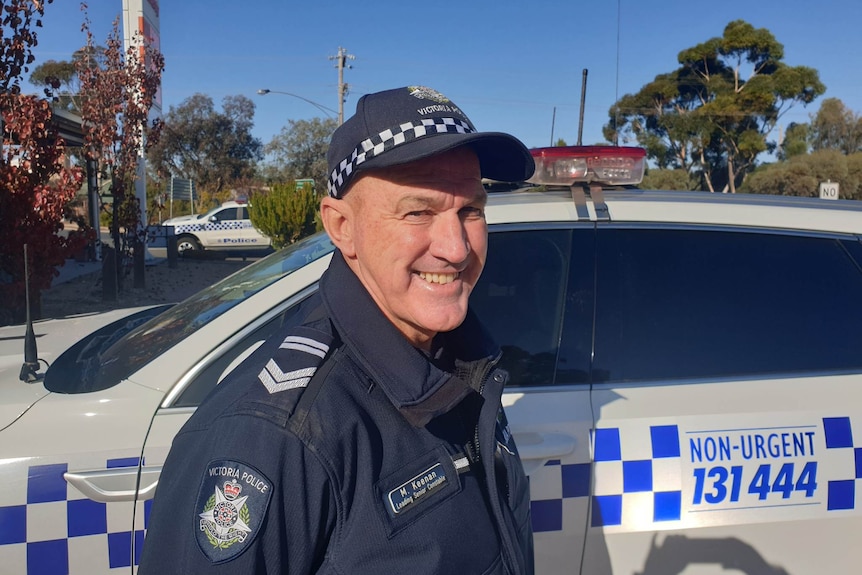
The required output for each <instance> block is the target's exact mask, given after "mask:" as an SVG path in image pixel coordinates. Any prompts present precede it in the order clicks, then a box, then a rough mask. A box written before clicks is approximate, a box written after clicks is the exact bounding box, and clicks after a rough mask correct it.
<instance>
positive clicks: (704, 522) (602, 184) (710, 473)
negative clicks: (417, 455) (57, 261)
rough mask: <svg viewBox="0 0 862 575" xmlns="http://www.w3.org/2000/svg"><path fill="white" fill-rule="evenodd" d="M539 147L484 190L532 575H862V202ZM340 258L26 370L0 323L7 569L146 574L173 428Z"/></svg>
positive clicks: (301, 248)
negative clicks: (29, 374) (649, 177)
mask: <svg viewBox="0 0 862 575" xmlns="http://www.w3.org/2000/svg"><path fill="white" fill-rule="evenodd" d="M535 154H536V156H537V164H538V169H537V176H536V178H537V181H539V182H549V185H548V186H547V187H544V186H539V187H529V186H528V187H524V189H521V190H515V191H508V192H506V193H500V194H497V193H492V194H491V196H492V198H491V200H490V202H489V207H488V210H487V219H488V223H489V229H490V231H491V237H490V245H489V259H488V262H487V265H486V268H485V272H484V274H483V276H482V279H481V281H480V282H479V284H478V285H477V287H476V289H475V291H474V295H473V298H472V300H471V302H472V303H471V305H473V306H474V307H475V308H476V309H477V311H478V313H479V314H480V316H481V317H482V318H483V319H484V320H485V322H486V323H487V324H488V326H489V327H490V328H491V330H492V331H493V333H494V334H495V336H496V338H497V340H498V341H499V342H500V343H501V345H502V346H503V349H504V358H503V363H504V367H506V368H507V369H508V370H509V372H510V374H511V382H510V387H509V388H508V390H507V393H506V394H505V396H504V403H505V404H506V406H507V411H508V415H509V420H510V424H511V428H512V431H513V432H514V434H515V436H516V438H517V442H518V446H519V449H520V452H521V457H522V459H523V461H524V466H525V468H526V470H527V472H528V473H529V476H530V488H531V494H532V518H533V527H534V531H535V541H536V562H537V572H538V573H543V574H547V573H618V574H619V573H625V574H630V573H639V574H644V575H646V574H659V573H660V574H666V573H683V572H684V573H686V574H694V573H697V574H704V575H705V574H711V573H716V572H719V571H722V570H729V569H734V570H737V571H738V572H742V573H749V574H752V573H850V572H855V570H856V569H857V568H858V565H859V564H860V561H862V546H860V545H858V544H857V542H856V538H857V536H858V535H857V534H858V532H859V529H860V528H862V499H860V501H859V503H857V502H856V496H857V495H862V492H860V480H862V405H860V403H862V402H860V399H862V391H860V389H862V353H860V350H862V329H860V327H862V297H860V295H862V271H860V270H862V267H860V266H861V265H862V244H860V237H862V204H857V203H853V202H844V201H824V200H815V199H810V200H809V199H799V198H785V197H774V196H744V195H719V194H708V193H682V192H652V191H638V190H632V189H622V188H623V187H625V186H627V185H629V184H633V183H636V182H637V181H639V179H640V175H641V174H642V171H643V160H644V158H643V152H642V151H640V150H631V149H625V148H614V149H599V148H587V149H582V150H580V151H577V150H571V149H569V150H566V149H545V150H538V151H536V152H535ZM572 182H575V184H574V185H571V184H572ZM554 186H559V188H558V189H554ZM615 187H620V188H621V189H612V188H615ZM331 250H332V245H331V244H330V243H329V241H328V239H327V238H326V236H323V235H318V236H314V237H312V238H309V239H307V240H305V241H303V242H300V243H298V244H296V245H293V246H291V247H289V248H287V249H285V250H282V251H279V252H277V253H275V254H273V255H271V256H269V257H267V258H264V259H262V260H260V261H258V262H256V263H253V264H251V265H249V266H248V267H246V268H244V269H243V270H242V271H240V272H238V273H237V274H235V275H233V276H231V277H230V278H228V279H226V280H225V281H223V282H221V283H219V284H217V285H214V286H212V287H211V288H208V289H207V290H204V291H203V292H201V293H199V294H198V295H196V296H193V297H191V298H190V299H188V300H186V301H185V302H183V303H181V304H179V305H176V306H174V307H171V308H169V309H166V310H164V311H162V310H161V309H160V308H155V309H151V310H143V311H141V310H136V311H135V312H128V313H129V314H130V315H127V316H126V317H123V316H122V314H121V313H120V312H114V313H113V314H107V315H104V316H96V317H90V318H76V319H69V320H63V321H57V322H44V323H37V324H36V326H35V333H36V336H37V337H36V339H37V341H38V343H39V345H40V350H42V351H40V353H41V357H42V358H43V359H44V361H45V363H46V364H49V365H50V367H49V368H48V369H47V372H46V373H45V375H44V379H43V380H39V381H35V382H33V383H23V382H21V381H18V380H17V375H18V369H19V367H20V365H21V357H22V355H21V350H23V335H24V328H23V327H21V326H18V327H14V328H6V329H4V330H0V344H2V346H3V347H2V348H0V349H2V350H3V351H2V355H0V358H2V362H3V363H2V364H0V367H2V368H3V369H5V373H6V375H5V376H3V379H2V380H0V393H2V394H3V395H2V398H3V401H2V402H0V485H2V488H0V565H2V566H3V570H5V571H8V572H10V573H25V572H26V573H30V574H33V573H38V574H53V573H67V572H68V573H112V572H124V571H128V570H129V569H132V568H133V566H134V565H135V564H136V563H137V558H138V557H139V554H140V549H141V545H142V544H143V540H144V530H145V528H146V526H147V517H148V510H149V503H150V501H151V498H152V496H153V492H154V490H155V487H156V484H157V481H158V475H159V470H160V465H161V464H162V462H163V461H164V459H165V456H166V454H167V452H168V449H169V446H170V443H171V439H172V438H173V436H174V434H175V433H176V432H177V430H178V429H179V428H180V426H181V425H182V424H183V423H184V422H185V421H186V419H187V418H188V417H189V414H190V413H191V412H192V411H193V410H194V409H195V406H197V405H198V404H199V403H200V402H201V401H202V399H203V398H204V397H205V395H206V394H207V392H209V391H210V390H211V389H212V388H213V387H214V386H215V385H216V384H217V383H218V382H219V381H220V380H221V379H222V378H223V377H224V375H225V374H226V373H228V372H229V371H230V370H231V369H233V368H234V367H235V366H236V365H237V364H238V363H239V362H240V361H242V359H243V358H245V357H247V356H248V354H249V353H251V351H253V350H254V349H255V348H256V347H257V346H258V345H259V344H260V343H261V342H262V340H263V339H264V338H266V337H267V335H268V334H269V333H271V332H272V331H273V330H275V329H277V327H278V326H280V325H283V324H284V323H285V322H291V321H293V318H294V317H295V316H296V315H297V312H298V311H299V310H300V309H301V308H302V306H303V303H304V302H305V301H306V299H307V298H308V296H309V295H310V294H312V293H314V291H315V290H316V282H317V280H318V278H319V277H320V275H321V273H322V272H323V271H324V270H325V269H326V266H327V264H328V261H329V254H330V253H331ZM159 312H161V313H159ZM87 321H90V322H97V323H98V324H100V325H102V326H104V327H102V328H101V329H99V330H97V331H95V332H94V333H93V334H91V335H89V336H87V337H85V338H83V339H81V340H80V341H79V342H77V343H75V344H74V345H72V346H71V347H69V348H68V349H67V350H66V351H65V352H63V353H62V354H59V355H52V354H51V353H50V350H51V349H52V343H51V338H52V337H53V338H58V339H61V338H62V334H61V333H60V332H59V331H58V330H59V329H60V328H62V327H64V326H65V327H69V324H71V327H70V329H71V330H79V331H80V330H83V327H82V325H83V323H84V322H87ZM111 322H113V323H111ZM57 343H58V342H57V341H55V342H54V344H53V345H56V344H57ZM10 346H11V348H12V350H11V351H10ZM402 536H409V532H405V533H404V534H402Z"/></svg>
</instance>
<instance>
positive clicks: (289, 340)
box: [257, 327, 332, 393]
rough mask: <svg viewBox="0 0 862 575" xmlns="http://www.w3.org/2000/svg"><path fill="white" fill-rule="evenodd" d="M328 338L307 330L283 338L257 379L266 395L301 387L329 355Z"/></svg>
mask: <svg viewBox="0 0 862 575" xmlns="http://www.w3.org/2000/svg"><path fill="white" fill-rule="evenodd" d="M331 344H332V337H331V336H329V335H327V334H325V333H323V332H320V331H317V330H315V329H311V328H302V327H300V328H296V329H295V330H292V332H291V333H290V334H289V335H288V336H287V337H285V338H284V341H282V342H281V345H280V346H279V348H278V350H277V351H276V352H275V355H274V356H273V357H272V358H270V360H269V361H268V362H267V363H266V365H265V366H264V368H263V369H262V370H261V371H260V373H259V374H258V376H257V378H258V379H259V380H260V382H261V383H262V384H263V385H264V386H265V387H266V389H267V391H269V392H270V393H278V392H280V391H286V390H288V389H296V388H301V387H305V386H307V385H308V382H309V381H311V378H312V377H313V376H314V374H315V373H316V372H317V367H318V366H319V365H320V364H321V363H323V359H324V358H325V357H326V354H327V353H328V352H329V346H330V345H331Z"/></svg>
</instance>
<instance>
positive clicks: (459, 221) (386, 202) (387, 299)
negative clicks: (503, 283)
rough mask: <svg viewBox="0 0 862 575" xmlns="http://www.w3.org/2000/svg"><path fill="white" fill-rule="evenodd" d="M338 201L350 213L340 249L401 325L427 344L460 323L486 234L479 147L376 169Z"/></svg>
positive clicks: (416, 343)
mask: <svg viewBox="0 0 862 575" xmlns="http://www.w3.org/2000/svg"><path fill="white" fill-rule="evenodd" d="M340 201H342V202H345V203H346V204H347V207H348V210H347V212H346V213H348V214H350V219H351V221H350V222H349V223H347V225H348V229H349V233H350V240H351V241H350V242H349V243H350V245H349V246H347V247H346V248H343V249H342V252H343V253H344V255H345V258H346V259H347V262H348V265H350V267H351V268H352V269H353V271H354V272H355V273H356V275H357V276H358V277H359V279H360V281H361V282H362V284H363V285H364V286H365V287H366V289H367V290H368V291H369V292H370V293H371V296H372V297H373V298H374V300H375V302H377V305H378V306H379V307H380V309H381V310H382V311H383V313H384V314H385V315H386V317H388V318H389V320H390V321H391V322H392V323H393V324H395V326H396V327H397V328H398V330H399V331H401V333H402V334H404V336H405V337H407V339H408V340H410V342H411V343H412V344H413V345H414V346H416V347H419V348H423V349H428V348H429V347H430V345H431V340H432V339H433V338H434V336H435V335H436V334H437V333H439V332H446V331H450V330H452V329H454V328H456V327H458V326H459V325H460V324H461V322H462V321H463V320H464V317H465V315H466V313H467V300H468V298H469V296H470V293H471V292H472V290H473V286H475V285H476V281H477V280H478V279H479V275H480V274H481V273H482V268H483V267H484V265H485V256H486V250H487V241H488V229H487V225H486V223H485V203H486V201H487V195H486V193H485V190H484V188H483V187H482V179H481V175H480V170H479V160H478V159H477V158H476V154H475V153H474V152H473V151H472V150H471V149H469V148H466V147H461V148H457V149H455V150H453V151H450V152H446V153H444V154H440V155H438V156H434V157H431V158H427V159H424V160H419V161H416V162H413V163H410V164H405V165H403V166H398V167H395V168H386V169H381V170H371V171H369V172H366V173H365V174H363V175H361V176H360V177H359V179H358V180H357V181H356V182H355V183H354V184H353V186H352V187H351V188H350V191H349V192H348V193H347V194H346V195H345V196H344V199H343V200H340ZM339 247H342V246H339Z"/></svg>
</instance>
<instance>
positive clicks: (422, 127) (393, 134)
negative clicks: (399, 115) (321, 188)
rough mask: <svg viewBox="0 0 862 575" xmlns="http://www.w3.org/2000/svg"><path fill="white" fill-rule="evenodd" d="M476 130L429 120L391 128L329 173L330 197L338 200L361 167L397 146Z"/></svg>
mask: <svg viewBox="0 0 862 575" xmlns="http://www.w3.org/2000/svg"><path fill="white" fill-rule="evenodd" d="M473 132H475V130H474V129H473V128H472V127H471V126H470V124H468V123H467V122H465V121H463V120H459V119H457V118H426V119H423V120H420V121H416V122H406V123H404V124H401V125H400V126H398V127H396V128H389V129H388V130H384V131H383V132H380V133H379V134H377V135H376V136H372V137H370V138H368V139H367V140H364V141H362V142H361V143H360V144H359V145H358V146H357V147H356V148H355V149H354V150H353V153H351V154H350V155H349V156H348V157H346V158H344V159H343V160H341V162H339V163H338V167H337V168H336V169H334V170H332V173H331V174H329V195H330V196H332V197H333V198H337V197H339V196H340V195H341V192H342V191H344V186H345V183H346V182H347V181H348V180H349V178H350V175H351V174H352V173H353V172H354V171H355V170H356V168H358V167H359V166H360V165H362V164H363V163H365V162H366V161H368V160H370V159H371V158H373V157H375V156H379V155H380V154H382V153H383V152H386V151H387V150H391V149H392V148H394V147H396V146H400V145H401V144H405V143H407V142H411V141H413V140H417V139H419V138H422V137H425V136H433V135H434V134H472V133H473Z"/></svg>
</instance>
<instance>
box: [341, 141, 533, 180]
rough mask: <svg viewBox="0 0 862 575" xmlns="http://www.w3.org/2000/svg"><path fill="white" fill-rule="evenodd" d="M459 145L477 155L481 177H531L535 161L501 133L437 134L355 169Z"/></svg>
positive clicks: (398, 162) (387, 164)
mask: <svg viewBox="0 0 862 575" xmlns="http://www.w3.org/2000/svg"><path fill="white" fill-rule="evenodd" d="M461 146H470V147H471V148H472V149H473V151H475V152H476V156H478V158H479V167H480V170H481V172H482V177H483V178H489V179H492V180H498V181H501V182H522V181H525V180H527V179H529V178H530V176H532V175H533V171H534V170H535V162H534V161H533V156H532V155H530V151H529V150H528V149H527V147H526V146H524V144H522V143H521V142H520V140H518V139H517V138H515V137H514V136H510V135H509V134H505V133H503V132H480V133H474V134H437V135H434V136H428V137H425V138H422V139H419V140H414V141H412V142H410V143H406V144H403V145H401V146H398V147H396V148H393V149H391V150H387V151H386V152H385V153H383V154H380V155H379V156H375V157H373V158H371V159H370V160H368V161H366V162H364V163H363V164H362V165H361V166H359V167H358V168H357V170H356V171H355V174H358V173H361V172H363V171H365V170H370V169H376V168H386V167H390V166H400V165H402V164H407V163H410V162H415V161H416V160H421V159H423V158H428V157H430V156H434V155H437V154H440V153H443V152H448V151H449V150H454V149H455V148H459V147H461Z"/></svg>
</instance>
